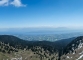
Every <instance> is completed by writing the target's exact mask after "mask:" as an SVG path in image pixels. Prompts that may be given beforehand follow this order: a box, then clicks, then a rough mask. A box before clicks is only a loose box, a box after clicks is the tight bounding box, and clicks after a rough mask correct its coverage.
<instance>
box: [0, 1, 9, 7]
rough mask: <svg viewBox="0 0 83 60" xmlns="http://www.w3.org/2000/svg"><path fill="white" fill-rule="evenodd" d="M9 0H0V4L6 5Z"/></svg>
mask: <svg viewBox="0 0 83 60" xmlns="http://www.w3.org/2000/svg"><path fill="white" fill-rule="evenodd" d="M8 2H9V0H0V6H8Z"/></svg>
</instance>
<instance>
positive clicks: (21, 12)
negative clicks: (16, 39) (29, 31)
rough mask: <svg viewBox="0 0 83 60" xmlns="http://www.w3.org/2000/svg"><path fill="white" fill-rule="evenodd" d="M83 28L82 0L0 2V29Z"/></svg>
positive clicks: (6, 0) (17, 0) (0, 0)
mask: <svg viewBox="0 0 83 60" xmlns="http://www.w3.org/2000/svg"><path fill="white" fill-rule="evenodd" d="M16 27H18V28H19V27H21V28H24V27H75V28H78V27H83V0H0V28H16Z"/></svg>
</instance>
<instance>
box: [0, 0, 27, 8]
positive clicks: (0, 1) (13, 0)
mask: <svg viewBox="0 0 83 60" xmlns="http://www.w3.org/2000/svg"><path fill="white" fill-rule="evenodd" d="M9 5H13V6H15V7H26V5H24V4H22V2H21V0H0V6H9Z"/></svg>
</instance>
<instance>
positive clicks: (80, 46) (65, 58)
mask: <svg viewBox="0 0 83 60" xmlns="http://www.w3.org/2000/svg"><path fill="white" fill-rule="evenodd" d="M61 60H83V36H80V37H77V38H76V39H74V40H73V41H72V42H71V43H69V44H68V45H67V46H66V48H65V49H64V51H63V55H62V57H61Z"/></svg>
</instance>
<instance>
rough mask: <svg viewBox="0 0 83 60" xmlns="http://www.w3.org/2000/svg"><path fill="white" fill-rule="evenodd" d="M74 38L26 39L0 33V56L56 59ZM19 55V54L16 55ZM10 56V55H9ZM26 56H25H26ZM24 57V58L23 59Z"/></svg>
mask: <svg viewBox="0 0 83 60" xmlns="http://www.w3.org/2000/svg"><path fill="white" fill-rule="evenodd" d="M73 39H75V38H69V39H63V40H59V41H55V42H50V41H26V40H22V39H20V38H18V37H15V36H11V35H0V42H1V45H0V46H1V47H2V48H1V54H2V55H1V58H2V59H3V58H4V56H3V55H5V57H7V58H6V59H9V60H10V59H12V58H14V57H17V58H19V56H20V58H21V57H22V59H23V60H27V59H29V60H35V59H36V60H56V59H58V58H59V57H60V56H61V55H62V51H63V49H64V48H65V47H66V46H67V45H68V44H69V43H70V42H71V41H72V40H73ZM28 53H29V54H28ZM18 55H19V56H18ZM9 56H11V57H9ZM26 57H27V58H26ZM25 58H26V59H25Z"/></svg>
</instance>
